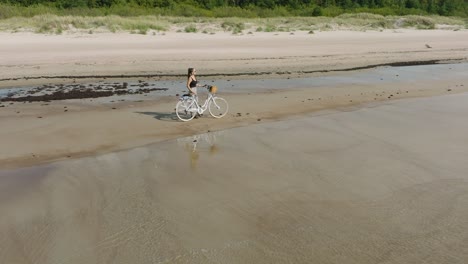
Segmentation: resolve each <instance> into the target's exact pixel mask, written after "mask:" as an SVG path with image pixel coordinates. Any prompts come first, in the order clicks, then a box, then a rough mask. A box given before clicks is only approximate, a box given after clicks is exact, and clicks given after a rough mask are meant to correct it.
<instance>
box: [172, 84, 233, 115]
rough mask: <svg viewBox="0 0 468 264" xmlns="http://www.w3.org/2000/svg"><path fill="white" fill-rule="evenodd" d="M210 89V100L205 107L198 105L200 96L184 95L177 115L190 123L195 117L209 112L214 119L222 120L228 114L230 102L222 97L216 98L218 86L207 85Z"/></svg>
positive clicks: (208, 99) (177, 109)
mask: <svg viewBox="0 0 468 264" xmlns="http://www.w3.org/2000/svg"><path fill="white" fill-rule="evenodd" d="M205 87H206V88H207V89H208V98H207V99H206V100H205V103H203V105H200V104H199V103H198V96H196V95H195V96H190V95H182V96H181V97H180V99H179V102H177V105H176V108H175V110H176V115H177V117H178V118H179V119H180V120H182V121H190V120H192V119H193V118H194V117H195V115H197V114H200V115H201V114H203V113H204V112H205V111H206V110H208V111H209V112H210V114H211V116H213V117H214V118H221V117H223V116H225V115H226V114H227V112H228V109H229V106H228V102H227V101H226V100H225V99H224V98H221V97H218V96H216V92H217V90H218V88H217V87H216V86H211V85H206V86H205Z"/></svg>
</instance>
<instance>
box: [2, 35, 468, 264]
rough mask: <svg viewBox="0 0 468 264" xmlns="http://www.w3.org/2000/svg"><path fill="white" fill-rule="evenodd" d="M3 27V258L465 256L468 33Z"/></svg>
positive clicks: (354, 259)
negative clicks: (184, 101) (193, 103)
mask: <svg viewBox="0 0 468 264" xmlns="http://www.w3.org/2000/svg"><path fill="white" fill-rule="evenodd" d="M0 39H1V40H0V57H1V58H2V60H1V61H0V72H1V74H0V100H1V101H0V146H1V148H0V212H2V213H1V214H0V263H71V264H73V263H96V264H98V263H99V264H102V263H356V264H363V263H421V262H425V263H466V262H467V261H468V252H467V251H466V250H465V247H464V244H465V243H464V241H466V240H467V238H468V233H467V232H466V231H465V223H466V222H467V220H468V216H467V214H466V210H465V208H466V205H467V204H468V200H467V196H466V193H467V191H468V185H467V180H468V179H467V176H466V173H465V172H466V171H467V169H468V168H467V165H466V159H467V157H468V153H467V149H468V146H467V145H466V142H468V141H467V135H468V127H467V123H466V122H465V119H466V118H465V117H466V115H467V114H468V108H467V105H468V104H467V102H468V97H467V95H468V74H466V72H468V58H467V55H468V31H467V30H458V31H453V30H407V29H401V30H400V29H399V30H386V31H383V32H379V31H367V32H356V31H330V32H315V34H308V33H307V32H295V33H294V34H290V33H286V32H280V33H265V32H261V33H254V34H250V35H232V34H228V33H226V34H222V33H220V34H216V35H206V34H201V33H198V34H185V33H176V32H168V33H166V34H164V35H134V34H93V35H91V34H63V35H39V34H30V33H15V34H9V33H0ZM408 65H412V66H408ZM188 67H195V68H197V70H198V75H199V79H200V80H201V81H202V82H204V83H207V84H216V85H218V87H219V93H218V95H219V96H221V97H223V98H225V99H226V100H227V101H228V102H229V106H230V108H229V113H228V115H227V116H225V117H223V118H222V119H215V118H212V117H210V116H209V114H204V115H203V116H202V117H201V118H199V119H196V120H192V121H190V122H181V121H179V120H178V119H177V117H176V115H175V113H174V107H175V104H176V102H177V100H178V98H179V96H180V95H181V94H183V93H184V92H185V90H186V88H185V85H184V80H185V74H186V70H187V68H188ZM86 87H88V88H86ZM75 88H76V89H88V90H90V91H91V90H93V92H96V91H97V89H101V90H100V91H105V92H109V91H116V90H125V91H129V89H130V88H131V89H135V90H134V91H138V93H133V92H132V93H125V94H121V95H112V96H94V97H93V96H90V97H84V98H82V99H67V100H53V99H50V100H49V99H42V100H35V101H32V100H17V99H18V98H19V97H23V98H27V96H30V95H36V92H37V93H38V94H41V93H47V91H49V90H50V91H60V90H61V89H75ZM106 89H108V90H106ZM145 89H153V90H147V91H146V90H145ZM95 90H96V91H95ZM38 91H39V92H38ZM42 95H43V94H42ZM205 96H206V92H205V91H203V92H202V93H201V97H202V99H204V98H205Z"/></svg>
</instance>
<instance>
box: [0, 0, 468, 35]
mask: <svg viewBox="0 0 468 264" xmlns="http://www.w3.org/2000/svg"><path fill="white" fill-rule="evenodd" d="M441 25H443V27H444V28H449V29H453V30H460V29H464V28H468V0H256V1H252V0H242V1H241V0H231V1H227V0H0V30H3V31H11V32H20V31H33V32H37V33H50V34H62V33H64V32H68V31H82V32H89V34H93V33H98V32H119V31H125V32H131V33H135V34H145V35H146V34H148V33H150V34H152V35H155V34H156V32H159V31H168V30H175V31H177V32H187V33H190V32H203V33H205V34H208V33H209V34H215V32H217V31H224V32H231V33H232V34H244V33H247V32H249V33H250V34H252V32H294V31H298V30H299V31H306V32H309V33H310V34H313V32H315V31H324V30H335V29H343V30H346V29H352V30H364V31H365V30H376V29H377V30H382V29H397V28H418V29H435V28H438V27H440V26H441Z"/></svg>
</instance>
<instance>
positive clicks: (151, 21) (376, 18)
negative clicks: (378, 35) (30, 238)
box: [0, 13, 468, 35]
mask: <svg viewBox="0 0 468 264" xmlns="http://www.w3.org/2000/svg"><path fill="white" fill-rule="evenodd" d="M467 21H468V19H462V18H454V17H442V16H416V15H408V16H382V15H376V14H368V13H358V14H343V15H339V16H336V17H323V16H322V17H275V18H235V17H229V18H197V17H189V18H187V17H163V16H138V17H121V16H116V15H109V16H102V17H92V16H87V17H84V16H70V15H69V16H58V15H36V16H34V17H12V18H8V19H2V20H0V31H11V32H20V31H32V32H37V33H49V34H62V33H65V32H75V31H80V32H87V33H88V32H89V34H93V33H99V32H119V31H123V32H130V33H134V34H145V35H146V34H150V35H156V33H157V32H164V31H177V32H186V33H191V32H202V33H205V34H215V33H216V32H231V33H232V34H248V32H294V31H305V32H309V34H313V33H314V32H317V31H328V30H356V31H366V30H383V29H399V28H418V29H434V28H437V27H438V26H441V27H443V28H446V29H452V30H460V29H464V28H466V27H467ZM250 34H252V33H250Z"/></svg>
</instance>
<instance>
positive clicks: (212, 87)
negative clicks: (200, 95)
mask: <svg viewBox="0 0 468 264" xmlns="http://www.w3.org/2000/svg"><path fill="white" fill-rule="evenodd" d="M209 90H210V93H212V94H215V93H216V92H217V91H218V87H216V86H215V85H213V86H210V88H209Z"/></svg>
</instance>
